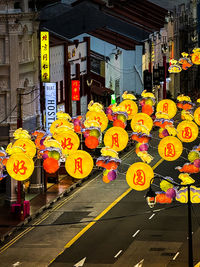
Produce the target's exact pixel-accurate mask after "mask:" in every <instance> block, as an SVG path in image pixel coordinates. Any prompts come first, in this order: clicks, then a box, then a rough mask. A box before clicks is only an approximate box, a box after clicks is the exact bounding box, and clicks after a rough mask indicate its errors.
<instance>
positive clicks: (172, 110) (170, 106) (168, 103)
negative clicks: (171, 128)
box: [156, 99, 177, 119]
mask: <svg viewBox="0 0 200 267" xmlns="http://www.w3.org/2000/svg"><path fill="white" fill-rule="evenodd" d="M156 111H157V112H163V113H166V114H168V115H169V118H170V119H172V118H173V117H174V116H175V115H176V112H177V107H176V104H175V103H174V101H172V100H170V99H163V100H161V101H159V102H158V104H157V107H156Z"/></svg>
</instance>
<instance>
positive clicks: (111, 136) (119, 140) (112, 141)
mask: <svg viewBox="0 0 200 267" xmlns="http://www.w3.org/2000/svg"><path fill="white" fill-rule="evenodd" d="M127 143H128V134H127V132H126V131H125V130H124V129H123V128H121V127H111V128H110V129H108V130H107V131H106V133H105V135H104V144H105V146H108V147H110V148H111V149H113V150H115V151H121V150H123V149H124V148H125V147H126V146H127Z"/></svg>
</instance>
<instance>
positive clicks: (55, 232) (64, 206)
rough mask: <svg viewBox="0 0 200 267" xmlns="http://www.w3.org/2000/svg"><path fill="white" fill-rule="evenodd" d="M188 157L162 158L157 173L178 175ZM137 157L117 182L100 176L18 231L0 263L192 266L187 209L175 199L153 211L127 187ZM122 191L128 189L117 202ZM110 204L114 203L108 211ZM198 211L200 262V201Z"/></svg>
mask: <svg viewBox="0 0 200 267" xmlns="http://www.w3.org/2000/svg"><path fill="white" fill-rule="evenodd" d="M158 142H159V140H157V139H154V140H153V141H152V142H151V148H150V154H152V155H154V156H155V158H154V160H153V162H152V164H151V165H152V166H153V165H155V163H156V162H158V161H159V160H160V157H159V156H158V154H157V144H158ZM196 142H197V143H198V142H199V140H197V141H196ZM193 145H194V143H192V144H186V145H185V144H184V147H193ZM186 151H187V150H186ZM186 156H187V152H184V153H183V154H182V158H179V159H178V160H177V161H176V162H166V161H163V162H162V163H161V164H160V165H159V166H158V167H157V168H156V169H155V170H154V172H155V173H158V174H161V175H163V176H172V177H173V178H175V177H177V176H178V174H179V172H178V171H177V170H175V169H174V168H175V167H176V166H178V165H180V166H182V165H183V164H184V163H185V162H186V159H184V157H186ZM136 161H140V159H139V158H138V157H137V156H136V155H135V153H134V152H130V153H129V154H128V156H127V157H126V158H125V159H124V160H123V163H122V164H121V166H120V168H119V171H120V173H119V175H118V178H117V180H115V181H113V182H112V183H109V184H105V183H103V182H102V176H99V177H97V178H95V179H94V180H92V181H90V182H89V183H88V184H86V185H85V186H83V187H81V188H80V189H77V190H76V191H75V192H74V193H73V194H72V195H71V196H70V197H66V198H63V199H62V200H61V201H60V202H58V203H57V204H55V206H54V207H53V208H52V209H50V210H48V211H46V212H45V213H44V214H43V215H42V216H41V217H39V218H38V219H36V220H35V221H34V222H31V225H34V226H35V227H29V228H27V229H25V230H23V231H20V232H19V233H17V234H16V236H15V237H14V238H13V237H12V238H11V240H10V242H9V243H8V244H7V245H6V246H3V247H1V248H0V266H2V267H7V266H23V267H47V266H48V265H50V266H52V267H54V266H57V267H61V266H65V267H68V266H70V267H72V266H77V267H78V266H82V264H83V266H84V267H111V266H117V267H122V266H123V267H129V266H130V267H134V266H135V265H136V264H137V263H138V262H140V261H143V266H148V267H151V266H152V267H157V266H159V267H162V266H163V267H164V266H168V267H169V266H170V267H171V266H176V267H184V266H188V264H187V207H186V205H184V204H183V205H180V203H178V202H174V203H173V204H170V205H156V207H155V209H154V210H151V209H150V208H149V207H148V205H147V203H146V200H145V198H144V195H145V193H146V192H145V191H142V192H137V191H133V190H129V187H128V185H127V183H126V181H125V175H126V170H127V169H128V167H129V166H130V165H131V164H132V163H134V162H136ZM193 177H195V176H193ZM196 177H198V175H196ZM197 179H198V178H197ZM177 181H178V179H177ZM127 190H128V191H127ZM124 192H129V193H127V194H124V197H122V198H121V200H120V201H118V202H117V201H115V200H116V199H117V198H119V197H120V196H121V195H122V194H123V193H124ZM111 203H114V204H112V206H113V207H112V208H111V209H108V208H107V207H109V205H111ZM177 206H178V207H177ZM105 210H106V211H107V213H106V212H105V215H104V216H102V217H101V218H100V219H99V220H98V221H97V222H96V223H94V222H93V220H94V218H96V217H97V216H98V215H99V214H101V213H102V212H103V211H105ZM194 211H195V214H196V215H194V213H193V214H192V215H193V232H194V233H193V240H194V243H193V244H194V249H193V250H194V259H195V261H194V262H195V263H197V262H198V261H200V253H199V248H200V240H199V235H200V228H199V223H200V218H199V216H200V215H199V214H200V208H199V205H194ZM90 222H92V224H93V225H92V226H91V223H90ZM37 225H38V226H37ZM89 226H91V227H89ZM66 245H67V248H66V249H64V247H66ZM59 253H61V254H60V255H59V256H58V254H59ZM52 260H53V261H52ZM51 261H52V263H51V264H49V263H50V262H51Z"/></svg>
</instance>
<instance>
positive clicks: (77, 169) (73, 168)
mask: <svg viewBox="0 0 200 267" xmlns="http://www.w3.org/2000/svg"><path fill="white" fill-rule="evenodd" d="M93 165H94V163H93V159H92V157H91V156H90V154H89V153H87V152H85V151H83V150H77V151H76V152H75V153H73V154H71V155H69V156H68V157H67V159H66V162H65V169H66V171H67V172H68V173H69V175H71V176H72V177H74V178H77V179H82V178H85V177H87V176H88V175H89V174H90V173H91V171H92V169H93Z"/></svg>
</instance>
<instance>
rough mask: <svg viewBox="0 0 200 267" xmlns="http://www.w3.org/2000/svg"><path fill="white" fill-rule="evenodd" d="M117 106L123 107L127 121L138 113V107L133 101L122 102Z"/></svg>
mask: <svg viewBox="0 0 200 267" xmlns="http://www.w3.org/2000/svg"><path fill="white" fill-rule="evenodd" d="M119 106H123V107H124V108H125V110H126V112H127V113H128V120H131V119H132V118H133V117H134V115H135V114H137V112H138V106H137V104H136V103H135V102H134V101H133V100H128V99H127V100H124V101H122V102H121V103H120V104H119Z"/></svg>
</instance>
